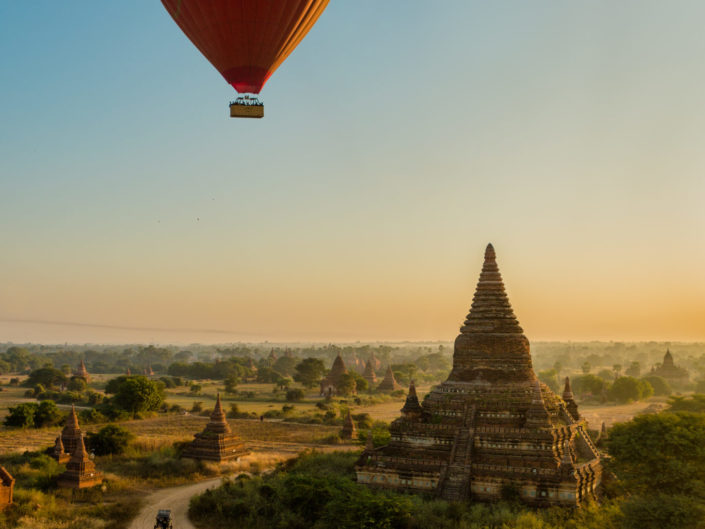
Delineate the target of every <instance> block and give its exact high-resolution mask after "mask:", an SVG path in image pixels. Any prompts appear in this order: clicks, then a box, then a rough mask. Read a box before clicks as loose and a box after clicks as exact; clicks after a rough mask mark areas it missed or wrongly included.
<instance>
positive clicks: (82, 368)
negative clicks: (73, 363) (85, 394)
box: [73, 359, 91, 382]
mask: <svg viewBox="0 0 705 529" xmlns="http://www.w3.org/2000/svg"><path fill="white" fill-rule="evenodd" d="M73 375H74V376H76V377H83V378H85V379H86V382H90V381H91V376H90V375H89V374H88V370H87V369H86V364H85V363H84V361H83V359H81V363H80V364H79V366H78V369H76V371H74V373H73Z"/></svg>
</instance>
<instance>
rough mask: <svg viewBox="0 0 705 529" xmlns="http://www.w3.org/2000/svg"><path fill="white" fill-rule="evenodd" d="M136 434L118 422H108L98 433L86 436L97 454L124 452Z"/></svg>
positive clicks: (87, 442)
mask: <svg viewBox="0 0 705 529" xmlns="http://www.w3.org/2000/svg"><path fill="white" fill-rule="evenodd" d="M134 437H135V436H134V435H133V434H132V433H131V432H130V431H129V430H126V429H125V428H123V427H122V426H118V425H116V424H108V425H107V426H104V427H103V428H101V429H100V430H99V431H98V432H96V433H89V434H88V435H87V436H86V444H87V446H88V448H89V449H90V450H92V451H93V452H94V453H95V455H97V456H105V455H108V454H122V453H123V452H124V451H125V448H127V445H128V444H130V441H131V440H132V439H133V438H134Z"/></svg>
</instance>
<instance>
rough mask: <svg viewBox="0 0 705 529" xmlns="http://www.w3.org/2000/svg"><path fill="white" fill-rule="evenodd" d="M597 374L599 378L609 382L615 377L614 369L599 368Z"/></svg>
mask: <svg viewBox="0 0 705 529" xmlns="http://www.w3.org/2000/svg"><path fill="white" fill-rule="evenodd" d="M597 376H598V377H600V378H601V379H603V380H605V381H608V382H610V381H612V380H614V379H615V376H614V371H612V370H611V369H601V370H600V371H599V372H598V373H597Z"/></svg>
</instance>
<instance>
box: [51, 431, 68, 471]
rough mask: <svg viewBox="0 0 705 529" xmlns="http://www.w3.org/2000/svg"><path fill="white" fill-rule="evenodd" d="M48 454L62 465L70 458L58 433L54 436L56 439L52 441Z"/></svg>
mask: <svg viewBox="0 0 705 529" xmlns="http://www.w3.org/2000/svg"><path fill="white" fill-rule="evenodd" d="M49 455H50V456H51V457H52V458H54V459H56V460H57V461H58V462H59V463H61V464H62V465H63V464H64V463H67V462H68V460H69V459H71V454H67V453H66V450H65V449H64V443H63V442H62V441H61V436H60V435H59V436H58V437H57V438H56V441H54V447H53V448H52V449H51V451H50V452H49Z"/></svg>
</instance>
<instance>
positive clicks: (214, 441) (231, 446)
mask: <svg viewBox="0 0 705 529" xmlns="http://www.w3.org/2000/svg"><path fill="white" fill-rule="evenodd" d="M194 437H195V439H194V440H193V441H192V442H191V444H190V445H189V446H188V447H187V448H186V449H185V450H184V452H183V457H190V458H193V459H206V460H209V461H218V462H220V461H227V460H229V459H237V458H238V457H240V456H243V455H245V454H247V453H248V450H246V449H245V446H244V444H243V443H242V441H241V440H240V438H239V437H238V436H237V435H236V434H235V433H233V431H232V430H231V429H230V425H229V424H228V421H227V420H226V418H225V412H223V406H222V404H221V402H220V393H218V396H217V398H216V401H215V407H214V408H213V413H211V416H210V421H208V424H207V425H206V427H205V429H204V430H203V431H202V432H201V433H197V434H196V435H195V436H194Z"/></svg>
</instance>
